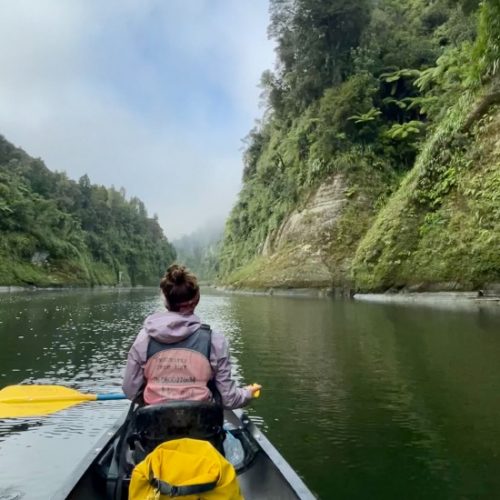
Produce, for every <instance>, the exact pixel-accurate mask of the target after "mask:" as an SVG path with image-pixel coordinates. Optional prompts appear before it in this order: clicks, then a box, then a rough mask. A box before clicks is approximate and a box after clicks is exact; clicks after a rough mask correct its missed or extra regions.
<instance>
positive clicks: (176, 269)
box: [166, 264, 186, 285]
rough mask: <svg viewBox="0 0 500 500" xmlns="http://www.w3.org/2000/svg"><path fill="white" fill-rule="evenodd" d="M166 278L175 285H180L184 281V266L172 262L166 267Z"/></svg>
mask: <svg viewBox="0 0 500 500" xmlns="http://www.w3.org/2000/svg"><path fill="white" fill-rule="evenodd" d="M166 278H167V279H168V280H169V281H171V282H172V283H174V284H175V285H182V284H183V283H185V281H186V268H185V267H184V266H179V265H178V264H173V265H171V266H170V267H169V268H168V269H167V275H166Z"/></svg>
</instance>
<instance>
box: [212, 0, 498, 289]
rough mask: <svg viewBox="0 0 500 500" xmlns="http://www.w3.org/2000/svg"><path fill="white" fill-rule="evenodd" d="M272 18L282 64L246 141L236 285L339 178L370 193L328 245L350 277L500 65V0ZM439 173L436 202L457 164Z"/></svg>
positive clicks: (334, 1)
mask: <svg viewBox="0 0 500 500" xmlns="http://www.w3.org/2000/svg"><path fill="white" fill-rule="evenodd" d="M270 12H271V24H270V28H269V34H270V36H272V37H273V38H274V39H275V41H276V43H277V50H276V52H277V63H276V67H275V70H274V71H272V72H271V71H267V72H265V73H264V74H263V76H262V82H261V84H262V89H263V99H264V103H265V105H266V112H265V114H264V116H263V119H262V121H261V122H260V123H259V125H258V126H257V127H255V128H254V129H253V130H252V131H251V132H250V134H249V135H248V137H247V148H246V151H245V153H244V172H243V180H244V185H243V189H242V190H241V193H240V195H239V199H238V202H237V203H236V205H235V207H234V208H233V211H232V213H231V215H230V217H229V220H228V222H227V225H226V230H225V237H224V241H223V246H222V251H221V266H220V271H221V276H222V278H223V279H225V280H226V281H227V280H228V277H229V276H230V275H231V274H234V272H235V270H237V269H238V268H241V266H244V265H246V264H249V263H250V262H252V261H253V260H254V259H255V258H256V256H258V255H260V254H261V253H262V250H263V248H264V247H265V246H266V245H267V244H268V242H269V240H272V239H273V237H274V236H275V235H276V234H278V233H279V229H280V227H281V226H282V224H283V222H284V221H285V220H286V218H287V217H289V216H290V214H291V213H292V211H293V210H300V207H301V206H303V205H304V203H305V201H306V200H307V198H308V196H310V193H312V192H313V191H314V190H315V189H316V188H317V186H318V185H321V183H324V182H325V180H327V179H328V178H329V177H331V176H332V175H339V174H342V175H343V176H344V177H346V178H347V182H348V183H349V184H350V185H351V186H352V187H353V188H354V191H357V192H359V191H361V192H362V193H361V195H358V196H352V198H351V200H350V202H349V204H348V207H347V209H346V210H345V211H344V213H343V215H342V216H341V218H340V221H339V224H338V227H339V228H341V229H342V228H343V229H342V231H343V233H342V234H340V233H341V232H342V231H340V229H337V230H336V234H334V235H333V240H334V241H335V244H334V245H330V246H329V251H330V256H331V260H332V262H336V264H339V265H342V266H343V267H344V268H346V269H347V268H349V269H350V264H348V265H346V259H347V260H349V259H352V257H353V256H354V253H355V252H356V250H357V248H358V245H359V243H360V239H361V238H362V237H363V235H364V233H365V232H366V230H367V229H368V228H369V227H370V225H371V224H372V222H373V220H374V217H375V216H376V210H374V207H375V208H376V209H377V210H378V209H380V208H381V207H382V206H383V205H384V203H385V202H387V200H388V197H387V196H388V194H389V193H390V192H391V191H395V190H397V188H398V184H399V183H400V182H401V179H403V178H405V177H406V176H407V175H409V174H408V172H410V171H411V170H412V169H413V167H414V165H415V161H416V159H417V158H419V154H420V152H421V151H422V150H428V142H429V141H433V138H434V136H435V134H436V133H439V132H438V130H439V128H440V127H441V126H443V127H445V125H442V124H444V123H450V121H453V119H454V118H455V119H456V118H457V114H458V115H460V117H461V118H464V119H465V118H466V116H465V115H467V113H468V111H469V110H470V107H472V106H473V103H474V102H475V96H477V95H478V94H479V93H480V92H481V91H482V89H483V88H485V86H486V85H489V82H491V81H492V80H493V79H494V77H495V75H496V74H497V72H498V68H499V64H500V63H499V61H500V60H499V57H500V44H499V36H498V34H499V32H500V30H499V23H500V6H499V3H498V1H496V0H491V1H484V2H481V3H479V2H477V1H475V0H462V1H454V0H408V1H406V2H401V1H399V0H378V1H374V0H360V1H357V2H349V1H347V0H271V9H270ZM464 94H467V95H468V96H469V98H468V101H467V103H466V104H464V103H462V104H461V107H460V106H459V105H458V104H457V102H458V101H459V98H460V97H461V96H463V95H464ZM457 106H459V108H460V109H459V110H455V111H453V109H455V108H456V107H457ZM467 106H469V108H468V107H467ZM473 119H474V118H473ZM459 121H460V120H459ZM455 131H456V129H455ZM455 139H456V138H455ZM455 139H453V138H451V137H448V138H447V142H446V143H445V144H444V147H445V148H447V149H448V150H450V151H451V150H453V151H451V152H450V155H452V156H453V155H454V149H453V148H456V147H459V148H460V145H458V146H457V144H459V142H460V140H459V139H458V142H457V141H455ZM454 141H455V142H454ZM441 147H443V143H441ZM432 151H433V152H434V153H435V152H436V149H432ZM430 159H431V157H430V156H429V155H427V156H426V157H424V158H421V159H419V160H418V161H417V164H418V162H420V163H422V162H424V163H425V162H427V161H429V160H430ZM464 161H465V160H464ZM434 163H435V162H434ZM436 168H437V173H436V172H434V173H433V174H432V175H429V176H427V174H425V175H424V177H425V179H426V180H425V182H428V183H427V186H426V188H425V189H422V191H425V192H426V193H427V194H428V195H429V196H434V195H433V194H432V193H433V190H437V191H439V190H440V189H441V190H442V189H443V188H442V187H441V188H440V187H438V186H443V185H446V182H447V181H446V175H450V174H449V173H448V174H446V172H448V170H449V169H448V168H446V164H445V165H442V164H440V166H439V167H436ZM363 179H365V181H363ZM422 182H424V181H422ZM403 184H404V183H403ZM444 192H446V193H449V190H448V191H446V189H445V190H444ZM444 192H443V193H442V195H443V194H444ZM410 195H411V193H409V192H406V195H405V196H410ZM436 196H438V195H436ZM353 207H355V210H356V215H354V213H353V210H352V209H353ZM425 210H426V209H423V211H424V212H425ZM347 226H349V227H352V234H347V233H348V232H349V231H347V233H346V231H345V228H346V227H347ZM397 226H398V228H399V229H401V227H400V224H399V222H398V225H397ZM403 226H404V224H403ZM330 236H331V235H330ZM415 244H418V243H417V242H415ZM339 252H342V255H340V254H339ZM374 258H375V259H377V258H378V257H374ZM358 262H359V259H358ZM334 274H335V273H334ZM358 275H359V274H358ZM440 278H442V277H440ZM339 279H341V278H339ZM343 279H344V280H347V279H348V276H347V274H344V276H343ZM366 283H367V282H366V280H365V281H364V284H366ZM391 284H392V283H391V280H390V279H388V280H386V281H384V283H383V285H380V283H378V285H374V284H373V286H381V287H383V286H390V285H391ZM370 286H371V284H370V285H368V287H370Z"/></svg>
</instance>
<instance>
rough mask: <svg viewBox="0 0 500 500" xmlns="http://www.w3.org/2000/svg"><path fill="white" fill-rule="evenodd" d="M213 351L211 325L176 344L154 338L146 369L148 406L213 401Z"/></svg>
mask: <svg viewBox="0 0 500 500" xmlns="http://www.w3.org/2000/svg"><path fill="white" fill-rule="evenodd" d="M211 347H212V330H211V329H210V327H209V326H208V325H201V326H200V328H198V330H196V331H195V332H194V333H192V334H191V335H190V336H189V337H187V338H185V339H183V340H181V341H180V342H176V343H174V344H164V343H161V342H158V341H157V340H155V339H153V338H150V340H149V344H148V350H147V358H146V359H147V361H146V365H145V367H144V376H145V378H146V387H145V389H144V402H145V403H146V404H157V403H164V402H167V401H175V400H184V401H186V400H188V401H211V400H212V399H213V397H212V391H211V390H210V388H209V387H208V385H210V382H211V381H212V378H213V371H212V366H211V365H210V351H211Z"/></svg>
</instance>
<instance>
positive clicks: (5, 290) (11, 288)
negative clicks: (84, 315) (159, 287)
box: [0, 285, 155, 293]
mask: <svg viewBox="0 0 500 500" xmlns="http://www.w3.org/2000/svg"><path fill="white" fill-rule="evenodd" d="M144 288H155V287H152V286H143V285H136V286H117V285H97V286H72V285H67V286H48V287H43V286H33V285H30V286H0V293H17V292H67V291H70V290H74V291H79V290H87V291H88V290H90V291H93V290H95V291H97V290H142V289H144Z"/></svg>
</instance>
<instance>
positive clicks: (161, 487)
mask: <svg viewBox="0 0 500 500" xmlns="http://www.w3.org/2000/svg"><path fill="white" fill-rule="evenodd" d="M149 482H150V484H151V486H153V488H155V489H156V491H158V492H159V493H160V494H161V495H166V496H168V497H183V496H187V495H198V494H200V493H206V492H207V491H212V490H213V489H215V487H216V486H217V481H213V482H211V483H200V484H190V485H189V486H174V485H173V484H170V483H167V481H162V480H161V479H157V478H155V477H153V478H150V480H149Z"/></svg>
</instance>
